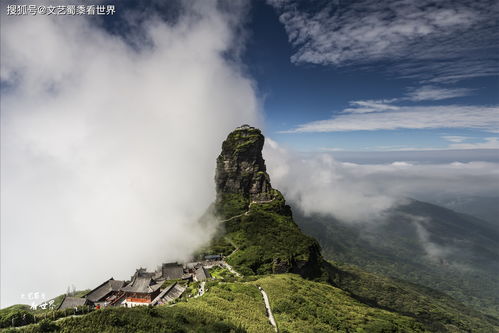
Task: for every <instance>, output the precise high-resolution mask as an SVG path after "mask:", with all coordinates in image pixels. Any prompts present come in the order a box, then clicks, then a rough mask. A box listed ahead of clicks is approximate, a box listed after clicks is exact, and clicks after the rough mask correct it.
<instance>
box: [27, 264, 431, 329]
mask: <svg viewBox="0 0 499 333" xmlns="http://www.w3.org/2000/svg"><path fill="white" fill-rule="evenodd" d="M245 281H246V282H245ZM256 286H262V287H263V288H264V289H265V290H266V292H267V293H268V295H269V298H270V303H271V308H272V310H273V312H274V314H275V317H276V320H277V323H278V326H279V328H280V330H281V332H351V331H356V332H408V331H413V332H418V331H423V329H422V326H421V325H420V324H419V323H417V322H416V321H415V320H413V319H411V318H409V317H405V316H401V315H399V314H395V313H390V312H388V311H384V310H381V309H375V308H371V307H369V306H367V305H365V304H362V303H361V302H358V301H356V300H355V299H353V298H351V297H349V296H348V294H347V293H345V292H343V291H341V290H340V289H338V288H335V287H332V286H330V285H328V284H326V283H320V282H313V281H308V280H304V279H302V278H301V277H299V276H298V275H294V274H283V275H269V276H264V277H261V278H256V277H255V278H250V279H246V280H244V279H243V280H239V281H236V282H222V281H216V282H210V283H209V285H208V291H207V293H206V294H205V295H204V296H202V297H199V298H196V299H189V300H188V301H185V302H180V303H177V304H176V305H175V306H173V307H171V306H160V307H156V308H147V307H139V308H133V309H126V308H108V309H104V310H98V311H94V312H92V313H90V314H88V315H85V316H80V317H70V318H65V319H61V320H59V321H56V322H55V324H56V325H57V330H58V332H117V333H118V332H245V331H246V332H258V333H265V332H269V333H270V332H273V329H272V326H271V325H270V324H269V322H268V320H267V317H266V313H265V307H264V302H263V299H262V296H261V294H260V292H259V290H258V289H257V287H256ZM52 325H53V324H52ZM46 326H48V327H50V326H49V325H46ZM54 328H55V327H54ZM19 331H20V332H41V331H42V330H41V328H40V325H30V326H27V327H24V328H22V329H20V330H19Z"/></svg>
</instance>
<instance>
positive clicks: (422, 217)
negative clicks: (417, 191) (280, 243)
mask: <svg viewBox="0 0 499 333" xmlns="http://www.w3.org/2000/svg"><path fill="white" fill-rule="evenodd" d="M414 216H416V217H418V218H419V220H416V224H415V221H414V220H413V218H412V217H414ZM295 220H296V221H297V223H298V224H299V225H300V227H301V228H302V229H303V230H304V232H305V233H307V234H308V235H310V236H312V237H314V238H316V239H317V240H318V241H319V243H320V244H321V247H322V249H323V253H324V255H325V257H326V258H328V259H334V260H336V261H339V262H343V263H348V264H352V265H355V266H357V267H359V268H361V269H363V270H366V271H369V272H372V273H378V274H383V275H385V276H391V277H394V278H397V279H403V280H407V281H410V282H413V283H419V284H423V285H425V286H428V287H431V288H434V289H436V290H439V291H441V292H444V293H446V294H448V295H450V296H452V297H454V298H456V299H457V300H459V301H461V302H463V303H465V304H467V305H468V306H471V307H473V308H475V309H477V310H480V311H482V312H484V313H487V314H489V315H492V316H495V317H496V318H498V317H499V296H498V295H499V277H498V276H499V243H498V240H499V232H498V230H497V227H496V228H494V225H491V224H490V223H488V222H486V221H482V220H480V219H477V218H475V217H471V216H469V215H466V214H461V213H456V212H454V211H452V210H449V209H446V208H443V207H439V206H436V205H432V204H429V203H425V202H421V201H416V200H411V201H410V202H409V203H408V204H407V205H404V206H400V207H398V208H397V209H396V210H394V211H393V212H391V214H390V216H389V217H388V218H387V219H385V221H384V223H381V224H376V226H369V225H367V226H366V225H363V224H352V223H343V222H341V221H339V220H336V219H334V218H332V217H326V216H318V215H312V216H305V215H304V214H303V213H301V212H300V211H299V210H295ZM419 221H422V222H419ZM418 223H422V225H421V226H417V224H418ZM418 228H424V230H425V233H426V235H425V239H421V237H420V236H421V235H418ZM425 246H430V250H432V249H433V250H434V249H437V251H436V253H434V254H433V255H431V256H430V255H429V254H428V252H427V250H425ZM438 250H439V251H438Z"/></svg>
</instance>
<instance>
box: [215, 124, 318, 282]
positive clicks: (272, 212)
mask: <svg viewBox="0 0 499 333" xmlns="http://www.w3.org/2000/svg"><path fill="white" fill-rule="evenodd" d="M264 141H265V138H264V136H263V135H262V133H261V131H260V130H259V129H257V128H254V127H251V126H248V125H243V126H241V127H238V128H236V129H235V130H234V131H232V132H231V133H230V134H229V135H228V137H227V139H226V140H225V141H224V142H223V144H222V152H221V153H220V156H218V159H217V169H216V173H215V183H216V189H217V201H216V202H215V205H214V208H215V209H214V212H215V214H216V215H217V216H218V217H219V218H220V219H221V220H222V221H223V226H222V227H221V229H223V230H224V232H225V236H224V237H225V238H223V239H230V240H231V241H230V242H229V243H231V244H229V249H228V250H227V253H231V252H233V255H230V258H229V259H228V262H229V263H230V264H231V265H233V266H234V267H235V268H236V269H237V270H239V272H241V273H242V274H244V275H246V274H249V275H253V274H268V273H276V274H279V273H289V272H292V273H297V274H300V275H302V276H306V277H313V278H318V277H320V276H321V275H322V274H323V273H324V272H323V270H322V266H321V263H322V257H321V254H320V246H319V244H318V243H317V241H315V240H314V239H312V238H310V237H308V236H306V235H304V234H303V233H302V232H301V230H300V228H299V227H298V226H297V225H296V223H294V221H293V215H292V212H291V208H290V207H289V206H288V205H286V201H285V199H284V196H283V195H282V194H281V193H280V192H279V191H278V190H276V189H273V188H272V186H271V184H270V178H269V175H268V174H267V169H266V167H265V161H264V159H263V157H262V149H263V144H264ZM220 239H222V238H219V243H218V245H217V246H215V247H216V248H217V249H223V248H224V246H225V247H226V246H227V242H226V241H225V242H224V241H220ZM224 244H225V245H224ZM234 247H236V248H237V251H235V250H234Z"/></svg>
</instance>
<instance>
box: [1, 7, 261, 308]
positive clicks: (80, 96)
mask: <svg viewBox="0 0 499 333" xmlns="http://www.w3.org/2000/svg"><path fill="white" fill-rule="evenodd" d="M181 7H182V10H181V11H180V13H181V15H180V16H179V17H178V18H177V19H176V20H174V22H167V21H164V20H162V19H160V18H159V17H158V16H151V17H150V18H148V19H145V20H139V21H133V22H132V20H130V21H128V22H122V23H121V24H124V25H125V26H123V27H122V28H123V29H122V30H123V31H130V33H129V34H127V35H126V36H122V35H119V34H116V33H114V34H113V33H110V32H108V31H107V30H105V29H104V25H103V24H99V23H98V22H96V21H91V20H90V19H86V18H83V17H53V16H52V17H47V16H35V17H33V16H28V17H22V16H16V17H6V16H2V29H1V43H2V45H1V46H2V48H1V52H2V53H1V58H2V64H1V80H2V95H1V97H2V98H1V103H2V108H1V109H2V114H1V116H2V119H1V120H2V121H1V135H2V137H1V139H2V140H1V141H2V142H1V145H2V146H1V148H2V151H1V172H2V173H1V183H2V188H1V191H2V193H1V200H2V202H1V204H2V211H1V221H2V233H1V246H2V253H1V255H2V257H1V262H2V272H1V274H2V276H1V295H2V299H1V302H2V303H1V305H2V307H4V306H7V305H10V304H12V303H20V302H23V300H22V299H20V297H21V294H23V293H28V292H36V291H38V292H42V293H45V294H46V295H47V297H49V296H55V295H57V294H59V293H62V292H64V291H65V290H66V287H67V286H68V285H69V284H74V285H76V287H77V288H78V289H84V288H91V287H93V286H95V285H96V284H98V283H100V282H102V281H103V280H104V279H107V278H109V277H111V276H113V277H115V278H118V279H126V278H128V277H129V276H130V275H131V274H132V273H133V271H134V269H135V268H137V267H138V266H140V265H143V266H146V267H149V268H155V265H157V264H160V263H161V262H164V261H169V260H181V259H185V258H186V257H187V256H188V255H189V254H190V253H191V251H193V250H195V249H196V247H197V246H199V245H200V244H201V243H203V242H204V241H206V240H207V239H208V238H209V237H210V235H211V230H210V229H209V228H208V229H202V228H199V226H198V225H197V224H196V221H197V219H198V217H199V216H200V215H201V214H202V213H203V212H204V211H205V209H206V208H207V206H208V204H209V203H210V202H211V201H212V200H213V198H214V184H213V176H214V169H215V158H216V156H217V155H218V153H219V149H220V144H221V142H222V140H223V139H224V137H225V135H226V134H227V133H228V132H229V131H230V130H232V129H233V128H234V127H236V126H238V125H240V124H241V123H250V124H254V125H256V126H258V125H260V116H259V112H258V109H259V107H258V104H259V103H258V100H257V98H256V97H255V91H254V87H253V82H252V81H251V80H250V79H248V78H247V77H246V76H245V75H244V74H243V73H242V72H241V70H240V67H239V65H238V62H237V60H233V59H237V57H230V56H228V55H230V54H231V52H233V51H234V50H236V51H237V49H239V48H240V47H241V38H240V36H239V35H236V33H235V32H236V31H238V27H237V26H236V24H235V22H238V21H240V16H242V15H244V14H245V8H244V6H243V5H241V3H239V2H238V3H235V2H230V3H226V4H225V5H224V6H219V4H218V3H217V2H216V1H199V2H191V1H185V2H182V3H181ZM132 14H133V13H130V15H129V18H130V17H131V16H132ZM137 22H139V24H137ZM126 24H130V25H129V26H126ZM131 41H133V43H130V42H131ZM230 59H232V60H230ZM214 120H216V121H214Z"/></svg>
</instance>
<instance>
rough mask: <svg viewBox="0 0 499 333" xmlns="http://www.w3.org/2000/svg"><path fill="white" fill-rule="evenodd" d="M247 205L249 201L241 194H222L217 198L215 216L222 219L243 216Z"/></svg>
mask: <svg viewBox="0 0 499 333" xmlns="http://www.w3.org/2000/svg"><path fill="white" fill-rule="evenodd" d="M248 205H249V199H247V198H245V197H244V196H242V195H241V194H236V193H223V194H221V195H220V196H219V201H218V202H217V204H216V208H215V214H216V215H218V216H220V218H222V219H228V218H231V217H233V216H236V215H240V214H243V213H244V212H245V211H246V210H247V209H248Z"/></svg>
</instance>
